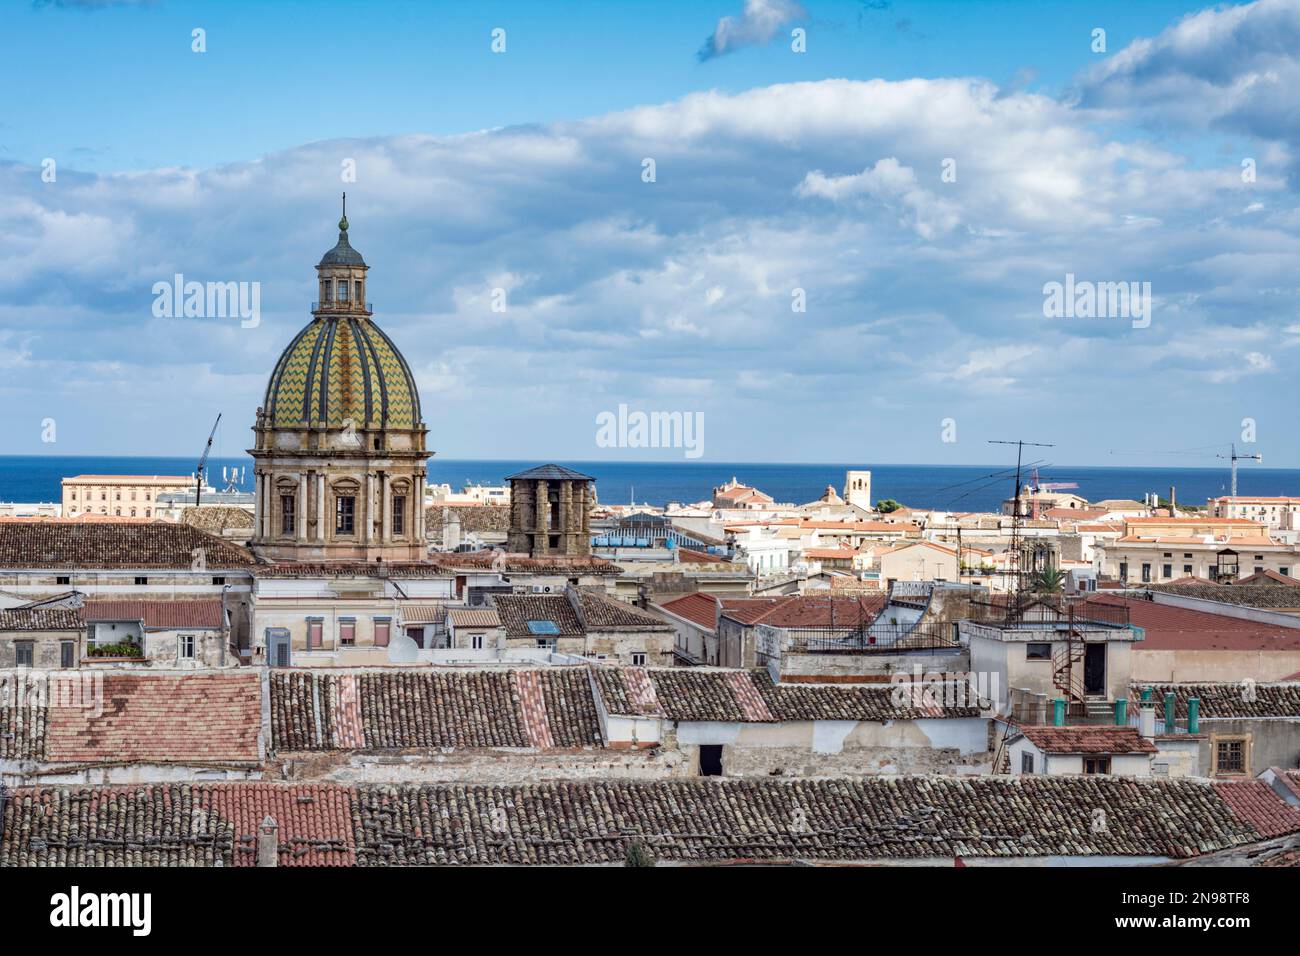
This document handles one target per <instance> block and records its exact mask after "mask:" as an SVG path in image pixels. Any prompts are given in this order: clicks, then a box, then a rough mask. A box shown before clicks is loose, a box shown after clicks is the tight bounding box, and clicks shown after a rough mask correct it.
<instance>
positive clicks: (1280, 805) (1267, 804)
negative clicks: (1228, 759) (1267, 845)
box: [1214, 780, 1300, 839]
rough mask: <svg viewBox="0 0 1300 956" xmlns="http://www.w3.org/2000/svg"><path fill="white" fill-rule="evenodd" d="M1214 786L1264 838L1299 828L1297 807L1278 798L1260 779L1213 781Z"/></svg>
mask: <svg viewBox="0 0 1300 956" xmlns="http://www.w3.org/2000/svg"><path fill="white" fill-rule="evenodd" d="M1214 789H1215V790H1217V791H1218V793H1219V796H1221V797H1223V799H1224V802H1225V803H1227V804H1228V806H1230V807H1232V810H1233V812H1234V813H1235V814H1236V815H1237V816H1238V817H1239V818H1241V819H1243V820H1245V821H1247V822H1248V823H1249V824H1250V825H1251V826H1253V827H1254V828H1255V830H1256V831H1257V832H1258V833H1259V834H1260V836H1262V837H1264V838H1265V839H1270V838H1272V837H1279V836H1285V835H1286V834H1288V833H1294V832H1296V830H1298V829H1300V807H1293V806H1290V805H1288V804H1286V803H1284V802H1283V801H1281V800H1279V799H1278V797H1277V794H1276V793H1274V792H1273V788H1272V787H1270V786H1269V785H1268V784H1266V783H1265V782H1264V781H1263V780H1243V781H1241V782H1232V783H1223V782H1220V783H1215V784H1214Z"/></svg>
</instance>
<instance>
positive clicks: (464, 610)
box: [408, 607, 501, 627]
mask: <svg viewBox="0 0 1300 956" xmlns="http://www.w3.org/2000/svg"><path fill="white" fill-rule="evenodd" d="M408 620H409V618H408ZM447 620H448V622H449V623H451V624H452V625H453V626H454V627H500V626H501V615H500V614H498V613H497V611H496V609H495V608H490V607H452V608H448V609H447Z"/></svg>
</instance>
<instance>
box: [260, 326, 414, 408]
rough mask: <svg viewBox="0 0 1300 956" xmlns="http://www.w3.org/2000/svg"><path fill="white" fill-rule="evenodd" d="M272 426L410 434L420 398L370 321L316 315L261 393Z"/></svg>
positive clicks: (406, 371) (396, 353) (399, 359)
mask: <svg viewBox="0 0 1300 956" xmlns="http://www.w3.org/2000/svg"><path fill="white" fill-rule="evenodd" d="M263 408H265V409H266V417H267V423H268V424H269V425H271V426H272V427H279V426H284V427H295V426H298V427H302V426H308V427H319V426H328V427H338V426H343V425H344V424H345V423H346V422H347V421H348V420H349V419H351V421H352V423H353V425H354V426H355V427H356V428H416V427H417V426H418V425H419V423H420V421H421V420H422V419H421V417H420V393H419V391H418V390H417V389H416V387H415V378H414V376H412V375H411V369H410V367H409V366H408V365H407V364H406V359H404V358H403V357H402V353H401V352H399V351H398V350H397V346H395V345H394V344H393V341H392V339H390V338H389V337H388V336H387V335H385V334H384V332H383V330H382V329H380V328H379V326H377V325H375V323H374V322H372V321H370V319H369V318H368V317H364V316H358V317H355V318H353V317H343V316H339V317H335V316H322V317H319V318H317V319H315V320H314V321H313V322H312V323H311V324H309V325H308V326H307V327H306V328H304V329H303V330H302V331H301V332H299V333H298V335H297V336H296V337H295V338H294V340H293V341H292V342H290V343H289V347H288V348H287V349H285V350H284V354H283V355H281V356H280V360H279V361H278V362H277V363H276V365H275V371H274V372H272V373H271V381H270V383H269V384H268V385H267V387H266V402H265V403H264V405H263Z"/></svg>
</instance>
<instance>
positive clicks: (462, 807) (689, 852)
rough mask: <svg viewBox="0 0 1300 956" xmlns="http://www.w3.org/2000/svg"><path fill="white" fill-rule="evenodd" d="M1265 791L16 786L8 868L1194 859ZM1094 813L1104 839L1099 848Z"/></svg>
mask: <svg viewBox="0 0 1300 956" xmlns="http://www.w3.org/2000/svg"><path fill="white" fill-rule="evenodd" d="M1243 786H1244V787H1247V788H1249V789H1247V790H1235V789H1233V788H1238V787H1243ZM1266 789H1267V788H1264V789H1263V790H1261V789H1260V788H1258V787H1250V785H1248V784H1246V785H1243V784H1208V783H1205V782H1202V781H1194V780H1167V781H1152V780H1135V779H1133V778H1122V777H1108V776H1076V777H1047V776H1041V775H1029V776H1022V777H1016V778H1002V777H942V776H889V777H868V778H850V779H829V780H798V781H776V780H763V779H758V780H714V779H692V780H660V781H653V782H634V781H592V782H545V783H535V784H518V785H512V786H495V785H463V784H461V785H458V784H441V785H431V786H410V785H407V786H363V787H343V786H291V785H286V784H262V783H229V784H171V785H152V786H143V785H141V786H134V787H87V788H68V787H20V788H18V789H15V790H14V791H12V792H11V794H10V798H9V800H8V801H7V803H6V805H5V811H4V821H3V838H2V839H0V866H37V865H59V866H86V865H100V866H194V865H199V866H204V865H206V866H211V865H213V864H214V863H215V862H216V861H217V860H218V859H219V860H221V862H222V863H224V864H225V865H227V866H239V865H249V864H250V863H251V862H252V861H253V860H254V859H255V848H256V828H257V825H258V824H259V823H260V822H261V819H262V817H263V816H265V815H266V814H268V813H269V814H270V815H271V816H273V817H275V819H276V820H277V822H278V823H279V824H280V828H281V829H280V837H281V851H280V863H281V864H282V865H287V866H294V865H322V864H338V865H346V864H349V863H355V864H356V865H359V866H396V865H437V864H479V865H484V864H506V865H520V864H550V865H564V864H602V863H619V862H621V861H622V860H623V857H624V854H625V853H626V851H627V847H628V845H629V843H630V842H631V841H632V840H633V839H638V840H640V841H642V842H643V843H644V844H645V845H647V846H648V848H649V849H650V851H651V853H653V854H654V855H655V856H656V857H658V858H660V859H663V860H666V861H672V862H680V863H707V862H729V861H739V860H790V859H807V860H827V861H834V860H844V861H847V860H904V859H912V860H923V859H931V860H934V859H951V858H953V857H958V856H960V857H968V858H1004V859H1005V858H1013V859H1014V858H1032V857H1043V856H1075V857H1079V856H1163V857H1170V858H1174V859H1185V858H1190V857H1195V856H1197V855H1200V854H1203V853H1212V852H1215V851H1218V850H1223V849H1229V848H1231V847H1236V846H1242V845H1245V844H1250V843H1255V842H1258V841H1260V840H1261V839H1264V838H1267V837H1269V836H1270V835H1273V834H1277V835H1282V834H1285V833H1289V832H1295V831H1297V830H1300V814H1297V815H1296V816H1294V817H1293V816H1291V815H1289V814H1287V813H1285V812H1283V811H1280V810H1279V809H1278V807H1280V806H1281V801H1280V800H1278V799H1277V798H1276V797H1269V796H1268V794H1267V793H1266V792H1264V791H1265V790H1266ZM1268 799H1271V800H1273V801H1274V802H1275V803H1276V804H1277V806H1274V804H1270V803H1267V802H1265V801H1266V800H1268ZM1098 809H1100V810H1103V811H1104V812H1105V813H1106V820H1107V826H1106V827H1105V828H1104V829H1099V830H1096V831H1095V832H1094V829H1093V827H1092V826H1091V825H1090V823H1091V820H1092V819H1093V813H1094V811H1096V810H1098Z"/></svg>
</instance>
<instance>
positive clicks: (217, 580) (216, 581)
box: [212, 574, 226, 584]
mask: <svg viewBox="0 0 1300 956" xmlns="http://www.w3.org/2000/svg"><path fill="white" fill-rule="evenodd" d="M212 583H213V584H225V583H226V579H225V578H224V577H222V576H221V575H219V574H217V575H214V576H213V578H212Z"/></svg>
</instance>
